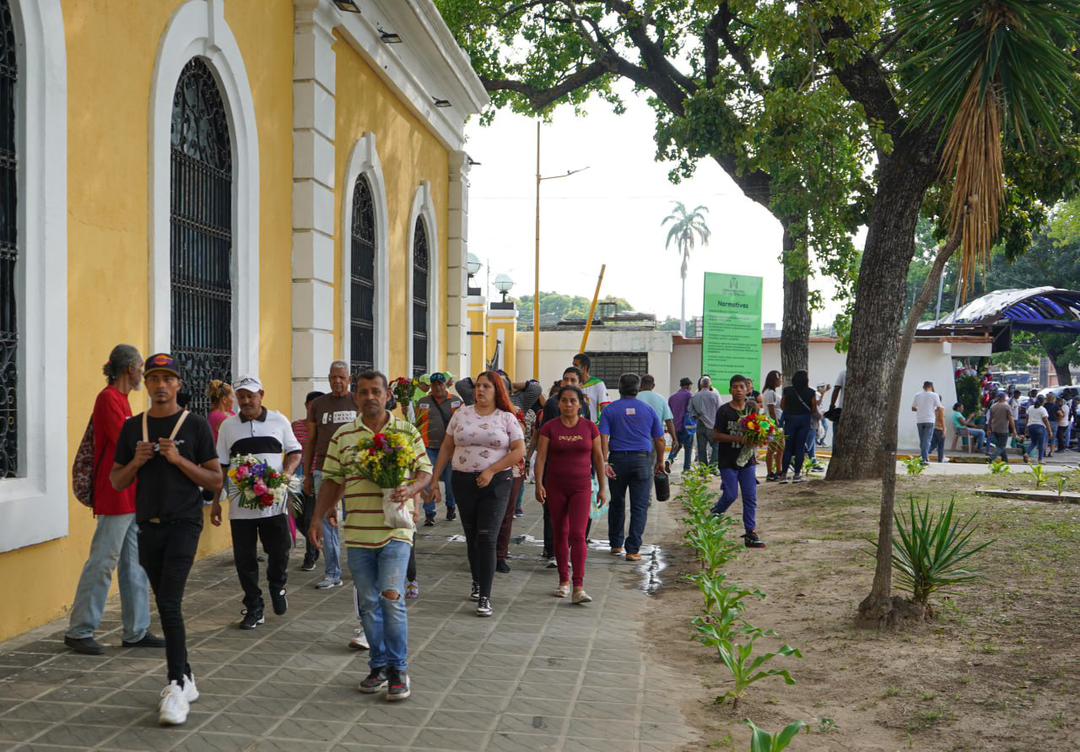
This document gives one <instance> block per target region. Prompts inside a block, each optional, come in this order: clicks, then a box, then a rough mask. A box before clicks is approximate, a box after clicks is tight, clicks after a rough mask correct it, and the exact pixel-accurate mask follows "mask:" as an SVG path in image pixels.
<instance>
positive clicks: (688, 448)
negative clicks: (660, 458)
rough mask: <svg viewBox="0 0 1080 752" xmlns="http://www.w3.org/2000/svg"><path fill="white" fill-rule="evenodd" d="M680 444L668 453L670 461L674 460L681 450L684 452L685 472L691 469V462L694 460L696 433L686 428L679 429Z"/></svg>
mask: <svg viewBox="0 0 1080 752" xmlns="http://www.w3.org/2000/svg"><path fill="white" fill-rule="evenodd" d="M676 438H678V439H679V446H678V447H677V448H675V449H672V450H671V454H669V455H668V458H667V459H668V462H674V461H675V457H676V456H678V454H679V451H680V450H681V451H682V453H683V466H682V469H683V472H684V473H685V472H687V471H689V470H690V463H691V462H693V461H694V435H693V434H692V433H690V432H689V431H688V430H686V429H685V428H684V429H682V430H681V431H679V434H678V436H677V437H676Z"/></svg>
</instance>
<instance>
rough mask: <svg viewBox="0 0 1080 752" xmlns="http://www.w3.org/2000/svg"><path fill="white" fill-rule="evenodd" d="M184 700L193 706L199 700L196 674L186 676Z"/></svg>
mask: <svg viewBox="0 0 1080 752" xmlns="http://www.w3.org/2000/svg"><path fill="white" fill-rule="evenodd" d="M184 699H185V700H187V701H188V704H191V703H193V702H195V701H196V700H198V699H199V690H198V688H197V687H196V686H195V674H194V672H192V673H190V674H187V675H186V676H184Z"/></svg>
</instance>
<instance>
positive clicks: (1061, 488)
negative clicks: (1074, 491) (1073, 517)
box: [1057, 473, 1069, 499]
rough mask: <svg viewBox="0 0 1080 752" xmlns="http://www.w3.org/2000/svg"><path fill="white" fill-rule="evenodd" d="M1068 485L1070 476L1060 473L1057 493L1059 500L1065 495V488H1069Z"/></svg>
mask: <svg viewBox="0 0 1080 752" xmlns="http://www.w3.org/2000/svg"><path fill="white" fill-rule="evenodd" d="M1067 485H1069V478H1068V476H1067V475H1065V473H1058V476H1057V493H1058V498H1059V499H1060V498H1061V495H1062V494H1063V493H1065V486H1067Z"/></svg>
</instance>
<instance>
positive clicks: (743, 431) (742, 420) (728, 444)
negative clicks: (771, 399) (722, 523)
mask: <svg viewBox="0 0 1080 752" xmlns="http://www.w3.org/2000/svg"><path fill="white" fill-rule="evenodd" d="M730 384H731V386H730V389H731V401H730V402H728V403H726V404H723V405H721V406H720V409H718V410H717V411H716V421H715V422H714V423H713V431H712V440H713V441H716V442H718V446H717V450H716V457H717V465H718V466H719V468H720V481H721V493H720V500H719V501H717V502H716V504H715V505H714V506H713V509H712V511H713V514H723V513H724V512H726V511H727V510H728V507H730V506H731V505H732V504H733V503H734V502H735V499H736V498H738V496H739V490H740V489H742V504H743V527H744V528H745V529H746V534H745V535H743V540H745V541H746V547H747V548H765V543H764V541H762V540H761V538H760V537H758V534H757V479H756V478H755V477H754V466H755V465H756V464H757V447H759V446H764V445H765V444H767V443H768V441H769V437H770V436H771V435H773V434H775V433H776V423H775V422H774V421H773V420H772V419H771V418H769V417H768V416H765V415H759V414H758V413H757V409H756V407H754V406H752V405H751V404H750V403H749V402H747V399H746V396H747V394H748V393H749V391H750V384H749V382H748V381H747V379H746V377H744V376H738V375H736V376H732V377H731V381H730Z"/></svg>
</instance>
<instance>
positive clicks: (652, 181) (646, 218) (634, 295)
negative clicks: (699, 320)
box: [466, 94, 837, 325]
mask: <svg viewBox="0 0 1080 752" xmlns="http://www.w3.org/2000/svg"><path fill="white" fill-rule="evenodd" d="M626 102H627V105H628V107H627V112H626V113H625V114H623V115H615V114H613V113H612V112H611V108H610V106H608V105H607V104H606V103H604V102H601V101H599V100H594V101H592V102H590V106H589V108H588V112H589V114H588V116H586V117H577V116H575V115H574V113H573V111H572V110H571V109H569V108H565V107H564V108H561V109H560V110H559V111H558V112H557V113H556V115H555V118H554V120H553V122H552V123H550V124H545V125H544V126H543V133H542V136H541V174H543V175H545V176H548V175H557V174H562V173H565V172H566V171H567V170H575V169H579V168H582V167H588V168H589V169H588V170H586V171H585V172H583V173H580V174H578V175H573V176H571V177H568V178H564V179H560V180H550V181H544V183H543V185H542V187H541V230H540V239H541V269H540V287H541V289H542V290H544V291H545V292H548V291H550V292H559V293H564V294H573V295H583V296H586V297H591V296H592V293H593V289H594V287H595V285H596V277H597V275H598V274H599V272H600V265H601V264H602V263H606V264H607V265H608V268H607V272H606V275H605V278H604V286H603V289H602V290H601V295H602V296H603V295H616V296H618V297H622V298H625V299H627V300H628V301H630V303H631V304H633V305H634V306H635V307H636V308H637V309H638V310H640V311H644V312H648V313H655V314H656V315H657V316H658V317H659V318H661V319H663V318H664V317H666V316H674V317H678V315H679V297H680V280H679V259H678V254H677V253H676V252H675V251H674V249H667V250H665V248H664V240H665V238H666V236H667V231H666V228H663V227H661V225H660V223H661V221H662V220H663V218H664V217H665V216H667V215H668V214H669V213H670V211H671V206H672V201H676V200H678V201H682V202H683V203H684V204H686V205H687V207H688V208H693V207H694V206H697V205H698V204H703V205H705V206H707V207H708V209H709V213H708V215H707V216H708V223H709V227H710V228H711V230H712V241H711V242H710V244H709V245H708V246H707V247H705V248H701V247H699V248H697V249H696V250H695V252H694V254H693V255H692V256H691V259H690V268H689V271H688V274H687V280H686V315H687V318H688V319H689V318H691V317H692V316H694V315H699V314H700V313H701V304H702V286H703V280H704V273H705V272H707V271H713V272H725V273H735V274H752V275H756V276H761V277H764V280H765V281H764V290H765V294H764V301H763V308H764V310H763V312H762V320H763V321H764V322H774V323H776V324H777V325H779V324H780V322H781V320H782V314H783V273H782V269H781V266H780V263H779V261H778V257H779V255H780V241H781V230H780V225H779V223H777V222H776V220H775V219H773V217H772V216H771V215H770V214H769V213H768V212H767V211H766V210H765V209H763V208H762V207H760V206H759V205H757V204H755V203H754V202H752V201H750V200H748V199H746V198H745V197H744V196H743V195H742V192H741V191H740V190H739V188H738V187H737V186H736V185H735V184H734V183H733V182H732V181H731V179H730V178H728V176H727V175H726V174H725V173H724V171H723V170H721V169H720V167H719V166H717V165H716V163H715V162H713V161H711V160H706V161H702V162H701V163H700V164H699V166H698V170H697V173H696V174H695V175H694V177H693V178H691V179H690V180H684V181H683V182H682V183H680V184H678V185H674V184H672V183H671V182H670V181H669V180H668V178H667V174H668V171H669V169H670V167H671V165H670V164H669V163H663V162H657V161H656V160H655V159H654V155H655V151H656V149H655V142H654V140H653V123H654V120H653V114H652V111H651V110H650V109H649V107H648V106H647V105H646V104H645V103H644V101H641V100H638V99H636V98H635V97H634V95H633V94H628V95H627V96H626ZM467 134H468V139H469V140H468V144H467V146H466V148H467V150H468V152H469V154H470V155H471V156H472V158H473V159H475V160H476V161H477V162H480V164H479V165H476V166H474V167H473V168H472V171H471V173H470V181H471V189H470V196H469V250H470V251H471V252H472V253H475V254H476V255H477V256H479V257H480V258H481V260H483V261H484V262H485V263H487V262H488V260H490V267H491V279H494V278H495V275H496V274H500V273H506V274H509V275H510V276H511V277H512V278H513V280H514V282H515V286H514V289H513V291H512V293H511V294H513V295H531V294H532V291H533V243H534V234H533V227H534V219H533V216H534V206H535V203H534V202H535V198H534V195H535V194H534V181H535V173H536V121H535V120H531V119H528V118H525V117H522V116H519V115H514V114H512V113H510V112H506V111H503V112H499V113H498V114H497V115H496V117H495V122H494V123H493V124H492V125H490V126H486V127H485V126H481V125H480V124H479V122H477V121H475V120H474V121H473V122H472V123H470V124H469V126H468V128H467ZM484 274H485V272H483V271H482V272H481V277H483V276H484ZM811 289H822V290H823V291H824V292H825V296H824V297H825V299H826V300H829V299H831V297H832V295H831V290H832V287H831V285H829V283H828V282H827V281H824V280H820V279H815V280H812V281H811ZM491 294H492V295H495V294H496V293H495V292H494V290H492V293H491ZM836 312H837V309H836V307H835V306H833V307H830V309H828V310H827V311H826V312H824V313H817V314H815V316H814V323H815V325H828V324H831V323H832V318H833V316H834V315H835V313H836Z"/></svg>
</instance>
